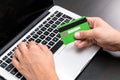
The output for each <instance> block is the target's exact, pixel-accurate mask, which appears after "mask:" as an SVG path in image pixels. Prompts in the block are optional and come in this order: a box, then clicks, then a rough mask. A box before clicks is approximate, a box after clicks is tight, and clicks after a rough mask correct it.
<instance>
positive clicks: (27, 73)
mask: <svg viewBox="0 0 120 80" xmlns="http://www.w3.org/2000/svg"><path fill="white" fill-rule="evenodd" d="M12 63H13V65H14V66H15V67H16V68H17V70H18V71H19V72H20V73H21V74H22V75H23V76H24V77H25V78H26V79H27V80H58V77H57V75H56V72H55V67H54V61H53V56H52V52H51V51H50V50H49V49H48V48H47V47H46V46H45V45H42V44H38V45H37V44H36V43H35V42H33V41H31V42H29V43H26V42H21V43H20V44H19V45H18V48H17V49H16V50H15V53H14V56H13V59H12Z"/></svg>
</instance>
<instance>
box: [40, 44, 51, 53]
mask: <svg viewBox="0 0 120 80" xmlns="http://www.w3.org/2000/svg"><path fill="white" fill-rule="evenodd" d="M38 46H39V47H40V49H41V50H42V51H43V52H46V53H51V51H50V50H49V49H48V47H47V46H46V45H43V44H41V43H40V44H38Z"/></svg>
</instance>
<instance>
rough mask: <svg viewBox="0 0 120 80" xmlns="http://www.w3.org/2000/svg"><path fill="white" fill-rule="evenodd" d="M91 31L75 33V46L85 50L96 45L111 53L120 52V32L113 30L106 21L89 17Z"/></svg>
mask: <svg viewBox="0 0 120 80" xmlns="http://www.w3.org/2000/svg"><path fill="white" fill-rule="evenodd" d="M87 20H88V22H89V25H90V27H91V29H90V30H87V31H81V32H77V33H75V38H76V39H77V41H76V42H75V46H76V47H78V48H83V47H87V46H90V45H92V44H96V45H98V46H100V47H102V48H104V49H107V50H111V51H118V50H120V32H119V31H117V30H115V29H113V28H112V27H111V26H110V25H109V24H107V23H106V22H105V21H104V20H102V19H101V18H97V17H87Z"/></svg>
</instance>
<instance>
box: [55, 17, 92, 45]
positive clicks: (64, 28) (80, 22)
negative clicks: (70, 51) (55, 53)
mask: <svg viewBox="0 0 120 80" xmlns="http://www.w3.org/2000/svg"><path fill="white" fill-rule="evenodd" d="M57 28H58V30H59V32H60V36H61V39H62V41H63V43H64V44H65V45H67V44H69V43H71V42H74V41H75V40H76V39H75V38H74V34H75V32H79V31H82V30H89V29H90V26H89V24H88V22H87V19H86V17H85V16H83V17H81V18H78V19H76V20H73V21H71V22H68V23H66V24H63V25H61V26H58V27H57Z"/></svg>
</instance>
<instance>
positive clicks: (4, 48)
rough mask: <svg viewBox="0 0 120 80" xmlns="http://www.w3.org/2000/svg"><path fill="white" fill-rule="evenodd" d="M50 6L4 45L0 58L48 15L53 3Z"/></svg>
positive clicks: (0, 51)
mask: <svg viewBox="0 0 120 80" xmlns="http://www.w3.org/2000/svg"><path fill="white" fill-rule="evenodd" d="M51 1H52V4H51V5H50V6H49V7H48V8H47V9H46V10H45V11H44V12H43V13H42V14H40V16H38V17H37V18H36V19H35V20H33V21H32V22H31V23H30V24H29V25H28V26H27V27H26V28H25V29H23V30H22V31H21V32H20V33H18V35H17V36H15V37H14V38H13V39H12V40H10V41H9V42H8V43H7V44H6V45H4V46H3V47H2V48H1V50H0V56H2V55H3V54H4V53H5V52H6V51H7V50H8V49H9V48H10V47H12V46H13V45H14V44H15V43H16V42H17V41H18V40H19V39H20V38H21V37H22V36H24V35H25V34H26V33H27V32H28V31H29V30H31V29H32V28H33V27H34V26H35V25H36V24H37V23H38V22H40V21H41V20H42V19H43V18H44V17H45V16H46V15H48V14H49V11H48V10H49V9H50V8H51V7H53V6H54V1H53V0H51Z"/></svg>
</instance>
